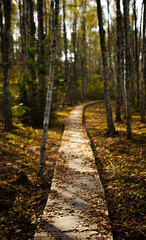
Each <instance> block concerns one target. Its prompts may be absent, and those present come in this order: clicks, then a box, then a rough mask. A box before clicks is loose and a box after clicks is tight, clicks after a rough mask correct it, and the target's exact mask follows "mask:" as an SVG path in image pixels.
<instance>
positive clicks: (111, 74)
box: [107, 0, 116, 92]
mask: <svg viewBox="0 0 146 240" xmlns="http://www.w3.org/2000/svg"><path fill="white" fill-rule="evenodd" d="M107 9H108V56H109V67H110V74H109V79H110V80H112V85H113V90H114V92H115V88H116V84H115V76H114V69H113V65H112V55H111V51H112V44H111V32H110V23H109V15H110V11H109V0H107Z"/></svg>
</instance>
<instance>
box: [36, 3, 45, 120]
mask: <svg viewBox="0 0 146 240" xmlns="http://www.w3.org/2000/svg"><path fill="white" fill-rule="evenodd" d="M37 13H38V80H39V110H38V114H39V115H40V121H42V120H43V114H44V108H45V96H46V76H45V51H44V42H43V41H44V13H43V0H37Z"/></svg>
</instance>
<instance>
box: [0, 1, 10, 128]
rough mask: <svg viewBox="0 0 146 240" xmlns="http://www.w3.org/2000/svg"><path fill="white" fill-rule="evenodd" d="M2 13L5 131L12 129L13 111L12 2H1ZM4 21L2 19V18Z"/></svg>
mask: <svg viewBox="0 0 146 240" xmlns="http://www.w3.org/2000/svg"><path fill="white" fill-rule="evenodd" d="M0 8H1V10H0V12H1V13H2V10H3V14H4V25H3V22H1V49H2V68H3V76H4V119H5V130H6V131H10V130H11V129H12V110H11V97H10V87H9V65H10V61H9V55H10V51H9V50H10V28H11V0H5V1H3V4H2V1H1V0H0ZM1 20H2V17H1Z"/></svg>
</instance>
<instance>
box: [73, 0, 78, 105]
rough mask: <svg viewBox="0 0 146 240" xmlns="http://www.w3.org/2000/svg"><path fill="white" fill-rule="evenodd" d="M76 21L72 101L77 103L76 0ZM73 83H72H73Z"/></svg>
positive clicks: (75, 3) (75, 5) (75, 22)
mask: <svg viewBox="0 0 146 240" xmlns="http://www.w3.org/2000/svg"><path fill="white" fill-rule="evenodd" d="M74 8H75V9H74V21H73V34H72V38H73V53H74V61H73V83H74V88H73V93H72V96H73V100H72V103H73V102H74V103H77V91H76V89H77V50H76V48H77V12H76V10H77V1H76V0H75V1H74ZM73 83H72V84H73Z"/></svg>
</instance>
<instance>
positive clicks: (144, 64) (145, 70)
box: [140, 3, 146, 123]
mask: <svg viewBox="0 0 146 240" xmlns="http://www.w3.org/2000/svg"><path fill="white" fill-rule="evenodd" d="M145 28H146V3H144V15H143V46H142V58H141V77H140V88H141V89H140V115H141V122H143V123H145V109H144V94H143V92H144V87H143V86H144V79H145V78H146V36H145ZM145 94H146V92H145Z"/></svg>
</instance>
